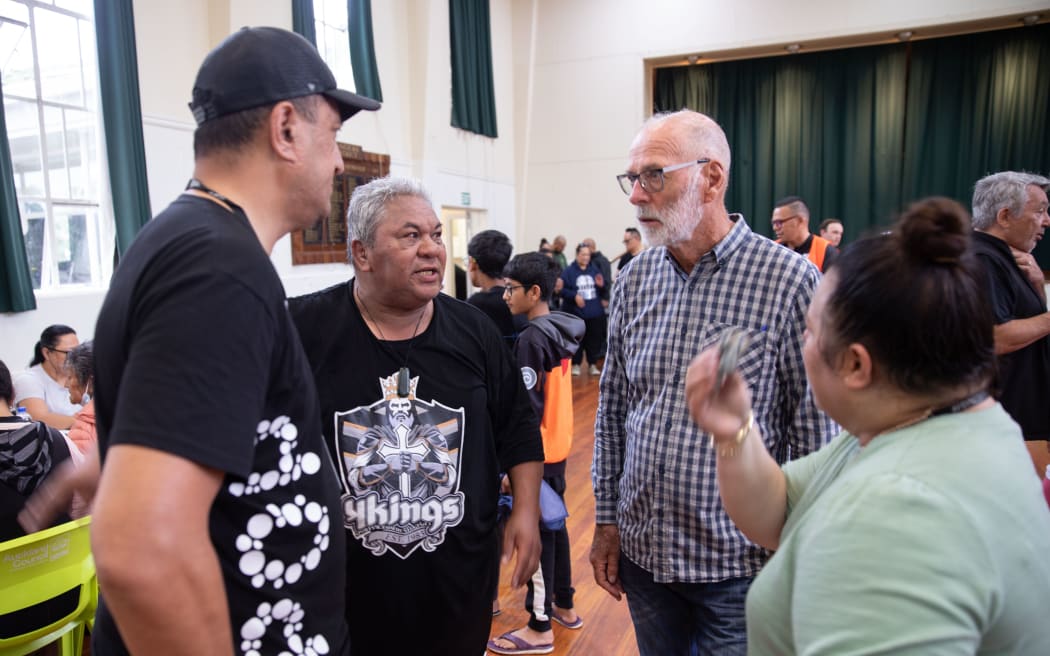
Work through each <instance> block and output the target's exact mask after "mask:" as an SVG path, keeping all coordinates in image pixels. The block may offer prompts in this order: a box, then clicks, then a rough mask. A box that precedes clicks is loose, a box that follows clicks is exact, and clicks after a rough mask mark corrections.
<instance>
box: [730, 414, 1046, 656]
mask: <svg viewBox="0 0 1050 656" xmlns="http://www.w3.org/2000/svg"><path fill="white" fill-rule="evenodd" d="M1048 402H1050V400H1048ZM784 474H785V476H786V477H787V492H788V515H787V521H786V523H785V525H784V530H783V532H782V533H781V540H780V549H779V550H778V551H777V553H776V554H775V555H774V556H773V558H772V559H771V560H770V561H769V563H768V564H767V565H766V567H765V569H763V570H762V572H761V573H760V574H759V575H758V577H756V579H755V581H754V584H753V585H752V587H751V591H750V592H749V593H748V596H747V629H748V631H747V632H748V651H749V653H751V654H777V655H782V654H796V653H797V654H835V655H836V656H844V655H848V654H923V655H924V656H925V655H930V654H1039V655H1041V656H1045V655H1046V654H1050V510H1048V509H1047V504H1046V501H1045V500H1044V498H1043V495H1042V491H1041V489H1040V484H1039V478H1038V477H1037V476H1036V475H1035V472H1034V470H1033V467H1032V461H1031V458H1030V457H1029V455H1028V452H1027V450H1026V449H1025V446H1024V442H1023V441H1022V437H1021V432H1020V429H1019V428H1018V427H1017V425H1016V424H1015V423H1014V422H1013V421H1012V420H1011V419H1010V417H1009V416H1008V415H1007V414H1006V412H1004V411H1003V409H1002V407H1001V406H999V405H998V404H996V405H995V406H994V407H992V408H988V409H985V410H980V411H976V412H968V413H960V414H954V415H946V416H941V417H934V418H932V419H928V420H926V421H924V422H921V423H919V424H916V425H914V426H911V427H909V428H905V429H902V430H899V431H896V432H894V433H887V434H885V435H880V436H878V437H876V438H875V439H874V440H872V441H871V442H870V443H869V444H868V446H866V447H864V448H861V447H860V446H859V444H858V443H857V439H856V438H855V437H853V436H852V435H849V434H847V433H842V434H841V435H839V436H838V437H837V438H835V439H834V440H833V441H832V442H831V443H830V444H828V445H827V446H826V447H824V448H823V449H821V450H820V451H818V452H816V453H813V454H810V455H809V456H807V457H805V458H801V459H799V460H795V461H792V462H789V463H788V464H786V465H785V466H784Z"/></svg>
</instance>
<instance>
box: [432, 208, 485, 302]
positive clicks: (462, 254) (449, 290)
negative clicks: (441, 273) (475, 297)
mask: <svg viewBox="0 0 1050 656" xmlns="http://www.w3.org/2000/svg"><path fill="white" fill-rule="evenodd" d="M441 223H442V224H443V225H444V227H445V230H444V233H445V252H446V262H445V288H444V290H445V293H446V294H448V295H449V296H452V297H456V298H463V299H466V298H468V297H469V296H470V295H471V294H473V293H474V292H476V291H478V290H477V288H475V287H474V286H473V285H471V284H470V276H468V275H467V260H468V256H467V244H468V243H470V239H471V237H473V236H474V235H476V234H478V233H479V232H481V231H482V230H484V229H485V228H486V226H487V225H488V212H486V211H485V210H479V209H476V208H473V207H447V206H446V207H442V208H441ZM457 268H458V271H457ZM457 279H458V280H457Z"/></svg>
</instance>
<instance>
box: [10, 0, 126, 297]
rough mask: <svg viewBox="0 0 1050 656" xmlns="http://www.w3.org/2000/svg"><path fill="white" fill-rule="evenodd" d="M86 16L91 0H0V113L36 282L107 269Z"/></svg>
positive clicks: (91, 35) (89, 279)
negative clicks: (0, 89) (0, 107)
mask: <svg viewBox="0 0 1050 656" xmlns="http://www.w3.org/2000/svg"><path fill="white" fill-rule="evenodd" d="M92 17H93V8H92V0H53V1H51V2H45V1H42V0H0V71H2V79H3V94H4V112H5V116H6V119H7V137H8V141H9V142H10V145H11V160H12V165H13V168H14V178H15V191H16V193H17V196H18V206H19V212H20V214H21V220H22V234H23V237H24V239H25V246H26V254H27V255H28V258H29V267H30V270H31V273H32V277H33V288H34V289H40V290H46V289H55V288H59V287H64V286H70V285H74V286H89V285H90V286H99V285H102V284H104V282H105V279H106V277H107V276H108V271H109V267H107V266H104V262H103V258H102V256H101V254H102V253H103V252H110V251H111V250H112V244H113V241H112V239H113V237H112V226H111V223H112V221H104V220H103V217H104V215H106V214H108V212H105V211H104V201H105V198H106V194H105V192H104V190H106V189H108V184H107V180H106V178H105V175H106V174H105V169H104V167H103V164H102V154H103V145H102V144H103V142H102V128H101V122H100V118H101V116H100V114H101V112H100V106H99V95H98V66H97V63H96V59H95V52H96V51H95V31H94V25H93V23H92Z"/></svg>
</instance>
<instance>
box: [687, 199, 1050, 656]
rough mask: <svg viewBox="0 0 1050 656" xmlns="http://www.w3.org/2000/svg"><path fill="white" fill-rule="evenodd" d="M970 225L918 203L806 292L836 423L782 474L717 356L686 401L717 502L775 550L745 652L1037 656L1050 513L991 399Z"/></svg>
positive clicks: (759, 583) (707, 360)
mask: <svg viewBox="0 0 1050 656" xmlns="http://www.w3.org/2000/svg"><path fill="white" fill-rule="evenodd" d="M970 233H971V227H970V222H969V217H968V216H967V214H966V211H965V210H964V209H963V208H962V207H961V206H960V205H959V204H957V203H955V202H954V201H951V200H948V199H927V200H924V201H920V202H918V203H916V204H914V205H912V206H911V207H910V208H909V209H908V210H907V212H905V214H904V216H903V217H902V219H901V220H900V222H899V224H898V225H897V226H895V227H894V229H893V230H892V231H891V232H889V233H885V234H881V235H879V236H876V237H872V238H869V239H865V240H863V241H861V242H858V243H856V244H854V245H852V246H851V247H850V248H849V249H848V250H847V251H845V253H843V255H842V257H841V258H839V260H838V261H837V262H836V263H835V264H834V265H833V266H832V267H831V268H830V270H829V271H828V273H827V274H826V275H825V276H824V278H823V280H822V281H821V283H820V286H819V287H818V288H817V291H816V294H815V296H814V298H813V301H812V304H811V305H810V308H809V311H808V313H807V317H806V327H807V329H806V335H805V338H804V339H805V342H804V345H803V358H804V362H805V367H806V373H807V375H808V377H809V382H810V385H811V387H812V390H813V394H814V397H815V399H816V402H817V405H818V406H820V407H821V408H822V409H823V410H824V411H825V412H826V413H827V414H828V415H830V416H831V417H832V418H833V419H834V420H835V421H837V422H838V423H839V424H841V425H842V427H843V432H842V433H841V434H840V435H839V436H838V437H836V438H835V439H834V440H832V442H831V443H830V444H828V445H827V446H825V447H824V448H823V449H821V450H820V451H818V452H816V453H813V454H811V455H809V456H807V457H804V458H800V459H798V460H795V461H793V462H789V463H787V464H786V465H784V466H783V468H782V469H781V468H780V467H778V466H777V464H776V462H775V461H774V460H773V458H772V457H770V455H769V453H768V452H767V450H766V447H765V445H764V443H763V439H762V435H761V433H760V431H759V430H758V427H757V426H754V425H753V422H752V416H753V415H752V414H751V401H750V393H749V391H748V389H747V388H746V386H745V385H744V383H743V381H742V379H741V378H740V376H739V375H737V374H735V373H734V374H730V375H729V376H728V377H727V378H726V379H725V382H724V384H723V385H721V386H720V387H719V388H718V389H715V386H716V385H715V381H716V380H718V378H719V377H718V364H719V363H718V360H719V354H718V351H717V349H708V350H706V351H704V352H703V353H702V354H701V355H700V356H698V357H697V358H696V359H695V360H694V361H693V363H692V364H691V365H690V368H689V372H688V376H687V381H686V393H687V400H688V404H689V410H690V412H691V414H692V416H693V418H694V419H695V420H696V422H697V424H698V425H699V426H700V427H701V428H703V429H704V430H705V431H706V432H708V433H709V434H710V435H711V439H712V442H713V449H714V450H715V452H716V455H715V456H714V457H715V459H716V463H717V465H716V466H717V478H718V486H719V492H720V494H721V498H722V502H723V504H724V505H725V508H726V510H727V511H728V513H729V516H730V517H731V518H732V519H733V521H734V522H735V523H736V525H737V526H738V527H739V528H740V529H741V530H742V531H743V532H744V534H745V535H747V537H748V538H750V539H751V540H753V541H754V542H756V543H758V544H760V545H762V546H764V547H766V548H768V549H773V550H776V553H775V554H774V555H773V557H772V558H771V560H770V561H769V563H768V564H767V565H766V566H765V568H764V569H763V570H762V571H761V573H760V574H759V575H758V576H757V577H756V578H755V580H754V583H753V584H752V586H751V590H750V592H749V593H748V596H747V630H748V653H755V654H793V653H806V654H846V653H849V654H861V653H895V654H897V653H909V654H912V653H914V654H934V653H936V654H946V653H953V654H954V653H960V654H961V653H967V654H974V653H976V654H986V653H987V654H991V653H998V654H1045V653H1047V646H1048V645H1050V622H1047V621H1046V612H1047V608H1050V583H1048V582H1050V558H1048V554H1050V514H1048V513H1047V511H1046V504H1045V502H1044V501H1043V499H1042V495H1041V494H1040V490H1039V481H1038V478H1037V477H1035V476H1033V475H1032V464H1031V460H1030V459H1029V457H1028V453H1027V451H1026V449H1025V446H1024V441H1023V439H1022V436H1021V432H1020V429H1019V428H1018V427H1017V425H1016V424H1015V423H1014V422H1013V421H1012V420H1011V419H1010V417H1009V416H1008V415H1007V414H1006V412H1005V411H1004V410H1003V408H1002V406H1000V405H999V404H998V403H996V402H995V401H994V400H992V399H991V398H990V397H989V396H988V393H987V390H988V387H989V383H990V381H991V378H992V375H993V372H994V369H995V354H994V350H993V340H992V332H993V322H992V314H991V310H990V308H989V305H988V301H987V298H986V297H985V294H984V291H983V285H982V283H981V273H980V270H979V269H978V268H977V266H976V263H975V262H974V257H973V255H972V252H971V251H970V249H969V241H970Z"/></svg>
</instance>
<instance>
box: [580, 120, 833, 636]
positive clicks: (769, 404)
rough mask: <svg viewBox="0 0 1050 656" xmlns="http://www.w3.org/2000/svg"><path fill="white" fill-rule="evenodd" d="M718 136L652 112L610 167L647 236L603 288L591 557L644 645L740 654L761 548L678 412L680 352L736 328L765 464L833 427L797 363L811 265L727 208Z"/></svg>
mask: <svg viewBox="0 0 1050 656" xmlns="http://www.w3.org/2000/svg"><path fill="white" fill-rule="evenodd" d="M729 165H730V152H729V144H728V143H727V141H726V137H725V134H724V132H723V131H722V129H721V128H720V127H719V126H718V124H717V123H715V122H714V121H713V120H712V119H710V118H709V117H707V116H704V115H703V114H699V113H696V112H693V111H688V110H684V111H680V112H676V113H673V114H661V115H658V116H654V117H653V118H651V119H649V121H647V122H646V123H645V125H643V126H642V129H641V132H640V133H639V134H638V136H637V137H636V138H635V140H634V143H633V144H632V146H631V149H630V153H629V156H628V167H627V172H626V173H624V174H622V175H620V176H617V178H618V181H619V183H620V186H621V188H622V189H623V191H624V193H626V194H627V195H628V196H629V197H630V202H631V204H633V205H634V206H635V207H636V211H637V218H638V223H639V227H640V229H641V231H642V233H643V234H644V235H645V238H646V240H647V241H648V243H649V244H650V245H651V246H652V248H649V249H648V250H645V251H642V252H640V253H639V254H638V255H636V256H635V257H634V259H633V260H632V262H631V266H630V267H629V268H628V269H626V270H624V271H623V272H622V274H621V275H620V277H619V279H618V282H617V284H616V285H615V287H614V288H613V294H612V303H611V307H610V314H609V348H608V355H607V357H606V361H605V371H604V372H603V374H602V379H601V386H600V396H599V401H598V416H597V419H596V421H595V429H594V438H595V439H594V464H593V470H592V472H593V483H594V493H595V498H596V527H595V532H594V541H593V544H592V546H591V565H592V566H593V568H594V577H595V580H596V581H597V583H598V585H600V586H601V587H602V588H604V589H605V590H606V591H607V592H609V594H611V595H612V596H613V597H614V598H616V599H620V598H621V595H622V594H623V593H624V592H626V594H627V600H628V605H629V607H630V611H631V617H632V619H633V621H634V626H635V635H636V637H637V640H638V647H639V651H640V653H641V654H642V656H646V655H649V654H688V653H698V652H699V653H705V654H707V653H718V654H744V653H746V651H747V645H746V641H747V640H746V629H745V625H744V597H745V595H746V594H747V590H748V587H749V586H750V583H751V579H752V577H753V576H754V575H755V573H757V572H758V570H759V569H760V568H761V567H762V565H763V563H765V561H766V559H767V558H768V557H769V552H767V551H766V550H764V549H762V548H761V547H759V546H757V545H755V544H753V543H751V542H750V541H749V540H748V539H747V538H745V537H744V535H743V534H742V533H741V532H740V531H739V530H738V529H737V528H736V526H734V525H733V523H732V521H731V520H730V519H729V517H728V515H727V514H726V512H725V509H724V508H723V507H722V503H721V500H720V498H719V494H718V485H717V482H716V479H715V463H716V458H732V457H733V454H732V453H730V452H729V451H730V450H723V451H722V452H720V453H716V451H715V449H714V448H712V447H711V444H710V439H709V436H708V435H706V434H704V432H703V431H701V430H700V429H699V428H698V427H697V426H696V424H695V423H694V422H693V421H692V419H691V418H690V417H689V413H688V410H687V408H686V403H685V398H684V392H685V373H686V368H687V367H688V365H689V362H690V360H691V359H692V358H693V356H695V355H696V354H697V353H699V352H700V351H701V350H703V349H704V348H706V347H708V346H710V345H712V344H717V343H719V342H720V341H721V340H722V339H723V337H724V336H725V335H727V333H729V332H731V331H732V332H735V331H736V330H737V329H739V330H742V331H743V333H744V334H745V335H746V342H747V343H746V345H745V347H744V349H743V352H742V355H741V358H740V361H739V375H741V376H742V377H743V379H744V381H745V382H746V383H747V385H748V387H749V388H750V391H751V395H752V397H753V398H754V399H755V410H754V417H753V420H754V423H756V424H758V425H759V426H760V427H761V429H762V435H763V436H765V439H766V442H767V445H768V446H769V449H770V451H771V452H772V453H773V454H775V456H776V457H777V459H778V461H780V462H783V461H785V460H786V459H787V458H788V456H789V455H790V456H791V457H798V456H800V455H804V454H806V453H809V452H811V451H814V450H816V449H818V448H819V447H820V446H821V445H823V444H824V443H825V442H826V441H827V440H828V439H830V437H831V436H832V435H833V433H834V431H835V429H836V427H835V425H834V423H833V422H832V421H830V420H829V419H828V418H827V417H826V416H824V415H823V414H822V413H821V412H820V411H818V410H817V408H816V406H815V405H814V404H813V399H812V397H811V396H810V394H809V392H808V390H807V385H806V378H805V373H804V370H803V366H802V333H803V331H804V329H805V325H804V320H805V312H806V308H807V307H808V306H809V302H810V298H811V297H812V295H813V291H814V289H815V287H816V285H817V280H818V278H819V274H818V273H817V270H816V268H814V267H813V266H811V265H810V264H809V263H807V262H806V260H805V259H804V258H802V257H799V256H798V255H797V254H795V253H792V252H791V251H789V250H788V249H784V248H780V247H778V246H776V245H775V244H773V243H772V242H770V241H769V240H768V239H765V238H764V237H761V236H760V235H757V234H755V233H754V232H752V231H751V229H750V228H749V227H748V225H747V223H746V222H745V221H744V218H743V217H742V216H740V215H739V214H729V213H728V211H727V210H726V207H725V193H726V188H727V186H728V183H729Z"/></svg>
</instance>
